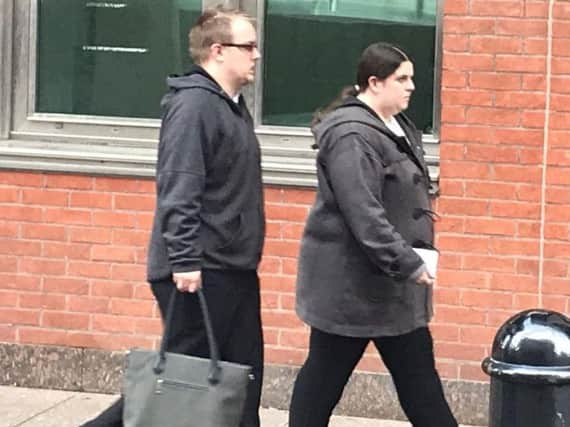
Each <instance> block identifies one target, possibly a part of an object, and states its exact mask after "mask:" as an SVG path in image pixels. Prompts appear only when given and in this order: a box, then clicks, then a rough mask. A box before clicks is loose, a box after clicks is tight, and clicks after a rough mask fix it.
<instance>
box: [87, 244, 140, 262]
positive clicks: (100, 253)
mask: <svg viewBox="0 0 570 427" xmlns="http://www.w3.org/2000/svg"><path fill="white" fill-rule="evenodd" d="M91 259H92V260H93V261H110V262H113V263H121V262H128V263H132V262H134V261H135V252H134V250H133V248H132V247H129V246H122V247H121V246H107V245H93V246H92V247H91Z"/></svg>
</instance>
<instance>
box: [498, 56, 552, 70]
mask: <svg viewBox="0 0 570 427" xmlns="http://www.w3.org/2000/svg"><path fill="white" fill-rule="evenodd" d="M495 70H497V71H509V72H513V71H516V72H520V73H544V72H545V71H546V60H545V58H544V57H542V56H528V55H525V56H517V55H497V56H496V58H495Z"/></svg>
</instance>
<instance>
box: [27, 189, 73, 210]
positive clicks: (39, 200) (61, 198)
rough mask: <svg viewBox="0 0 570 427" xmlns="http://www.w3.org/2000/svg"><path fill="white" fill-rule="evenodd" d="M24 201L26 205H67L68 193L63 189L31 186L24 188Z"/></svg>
mask: <svg viewBox="0 0 570 427" xmlns="http://www.w3.org/2000/svg"><path fill="white" fill-rule="evenodd" d="M22 202H23V203H24V204H26V205H42V206H44V205H47V206H67V205H68V193H67V192H66V191H61V190H47V189H45V188H42V189H36V188H29V189H26V188H25V189H23V190H22Z"/></svg>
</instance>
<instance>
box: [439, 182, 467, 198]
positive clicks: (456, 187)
mask: <svg viewBox="0 0 570 427" xmlns="http://www.w3.org/2000/svg"><path fill="white" fill-rule="evenodd" d="M439 191H440V194H441V195H442V196H464V195H465V183H463V182H461V181H448V180H445V181H443V182H440V183H439Z"/></svg>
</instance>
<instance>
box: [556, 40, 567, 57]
mask: <svg viewBox="0 0 570 427" xmlns="http://www.w3.org/2000/svg"><path fill="white" fill-rule="evenodd" d="M552 54H553V55H554V56H570V39H558V38H554V39H552Z"/></svg>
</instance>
